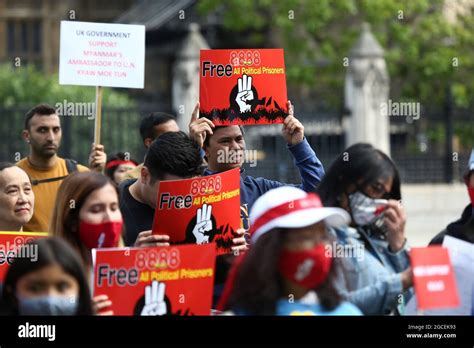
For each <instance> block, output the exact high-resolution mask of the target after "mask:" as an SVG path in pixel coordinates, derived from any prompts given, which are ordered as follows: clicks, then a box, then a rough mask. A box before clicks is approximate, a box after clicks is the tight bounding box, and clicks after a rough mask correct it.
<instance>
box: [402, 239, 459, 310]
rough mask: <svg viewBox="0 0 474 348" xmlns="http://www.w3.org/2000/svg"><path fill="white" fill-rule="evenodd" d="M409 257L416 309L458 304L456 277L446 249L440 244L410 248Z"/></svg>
mask: <svg viewBox="0 0 474 348" xmlns="http://www.w3.org/2000/svg"><path fill="white" fill-rule="evenodd" d="M410 258H411V266H412V269H413V282H414V286H415V292H416V299H417V303H418V309H421V310H423V309H434V308H452V307H457V306H459V296H458V291H457V287H456V279H455V277H454V273H453V267H452V265H451V260H450V258H449V253H448V250H447V249H445V248H443V247H441V246H430V247H427V248H412V249H411V251H410Z"/></svg>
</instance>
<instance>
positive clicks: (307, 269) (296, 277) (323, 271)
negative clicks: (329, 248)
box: [279, 243, 332, 289]
mask: <svg viewBox="0 0 474 348" xmlns="http://www.w3.org/2000/svg"><path fill="white" fill-rule="evenodd" d="M331 264H332V258H331V257H330V256H329V257H328V256H326V248H325V244H322V243H321V244H318V245H316V246H315V247H314V248H313V249H311V250H302V251H289V250H283V251H282V252H281V255H280V263H279V270H280V273H281V275H282V276H283V277H285V278H286V279H288V280H290V281H292V282H294V283H295V284H298V285H299V286H301V287H303V288H305V289H316V288H317V287H319V286H320V285H321V284H322V283H323V282H324V281H325V280H326V279H327V277H328V274H329V271H330V269H331Z"/></svg>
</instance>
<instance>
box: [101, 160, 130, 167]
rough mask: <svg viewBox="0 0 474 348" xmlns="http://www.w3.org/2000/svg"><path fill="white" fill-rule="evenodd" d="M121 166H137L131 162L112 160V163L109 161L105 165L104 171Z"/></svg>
mask: <svg viewBox="0 0 474 348" xmlns="http://www.w3.org/2000/svg"><path fill="white" fill-rule="evenodd" d="M121 164H131V165H133V166H135V167H136V166H137V164H136V163H135V162H133V161H125V160H113V161H110V162H109V163H107V165H106V166H105V169H110V168H113V167H118V166H119V165H121Z"/></svg>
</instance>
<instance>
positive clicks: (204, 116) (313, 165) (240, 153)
mask: <svg viewBox="0 0 474 348" xmlns="http://www.w3.org/2000/svg"><path fill="white" fill-rule="evenodd" d="M199 115H201V118H199ZM275 123H282V124H283V128H282V135H283V138H284V139H285V142H286V143H287V148H288V150H289V151H290V153H291V154H292V156H293V158H294V160H295V164H296V167H297V168H298V170H299V172H300V176H301V185H299V187H300V188H301V189H303V190H305V191H308V192H309V191H313V190H314V189H315V188H316V185H317V184H318V183H319V182H320V180H321V178H322V177H323V175H324V169H323V165H322V163H321V162H320V161H319V159H318V158H317V156H316V154H315V152H314V151H313V149H312V148H311V146H310V145H309V143H308V141H307V140H306V138H305V137H304V127H303V125H302V124H301V122H300V121H299V120H298V119H297V118H296V117H295V116H294V112H293V106H292V104H291V102H290V101H289V100H287V94H286V77H285V64H284V58H283V50H282V49H255V50H248V51H237V50H201V70H200V102H199V103H198V104H197V105H196V107H195V109H194V111H193V114H192V117H191V122H190V124H189V133H190V136H191V137H192V138H193V139H194V140H196V141H197V142H198V144H199V145H201V147H202V149H203V150H204V151H205V156H206V160H207V162H208V167H207V169H206V170H205V171H204V175H211V174H215V173H217V172H223V171H226V170H229V169H232V168H236V167H241V166H242V164H243V161H244V155H245V152H246V148H245V139H244V134H243V131H242V128H241V126H242V125H248V124H254V125H258V124H275ZM242 172H243V170H242ZM283 185H287V184H284V183H281V182H278V181H273V180H268V179H265V178H253V177H251V176H246V177H243V176H241V180H240V190H241V191H240V197H241V206H242V209H241V215H242V221H243V222H244V221H246V220H247V217H248V215H247V216H245V214H247V212H248V211H249V210H250V208H251V207H252V205H253V203H254V202H255V201H256V200H257V198H258V197H259V196H261V195H262V194H264V193H265V192H267V191H269V190H271V189H274V188H277V187H280V186H283ZM242 227H246V228H248V226H246V224H245V223H242Z"/></svg>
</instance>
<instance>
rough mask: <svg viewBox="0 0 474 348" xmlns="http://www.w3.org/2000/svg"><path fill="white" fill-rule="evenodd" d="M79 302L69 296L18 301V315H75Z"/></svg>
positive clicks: (21, 299) (41, 297)
mask: <svg viewBox="0 0 474 348" xmlns="http://www.w3.org/2000/svg"><path fill="white" fill-rule="evenodd" d="M78 306H79V301H78V299H77V297H70V296H40V297H33V298H20V299H18V311H19V313H20V315H75V314H76V313H77V308H78Z"/></svg>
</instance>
